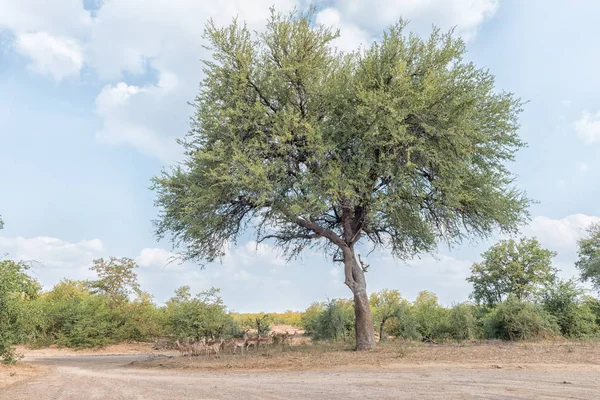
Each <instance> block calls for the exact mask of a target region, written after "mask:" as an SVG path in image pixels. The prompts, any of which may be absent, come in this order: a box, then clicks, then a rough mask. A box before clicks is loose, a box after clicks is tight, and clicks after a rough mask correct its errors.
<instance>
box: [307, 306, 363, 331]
mask: <svg viewBox="0 0 600 400" xmlns="http://www.w3.org/2000/svg"><path fill="white" fill-rule="evenodd" d="M354 318H355V317H354V307H353V303H352V300H348V299H333V300H329V301H328V302H327V303H325V305H324V307H323V309H322V311H321V312H320V313H319V314H317V315H316V316H315V318H314V321H313V322H312V326H311V328H312V329H311V330H312V334H313V338H314V339H315V340H347V339H350V338H352V337H353V336H354Z"/></svg>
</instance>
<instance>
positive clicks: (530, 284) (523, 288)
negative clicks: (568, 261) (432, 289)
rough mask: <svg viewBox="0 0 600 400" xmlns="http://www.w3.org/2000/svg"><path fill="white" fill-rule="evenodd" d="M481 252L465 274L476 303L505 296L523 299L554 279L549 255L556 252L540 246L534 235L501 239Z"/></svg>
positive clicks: (491, 303)
mask: <svg viewBox="0 0 600 400" xmlns="http://www.w3.org/2000/svg"><path fill="white" fill-rule="evenodd" d="M481 256H482V257H483V261H482V262H480V263H475V264H473V266H472V267H471V276H470V277H468V278H467V281H468V282H470V283H471V284H472V285H473V293H472V294H471V296H472V298H473V299H475V301H477V302H478V303H483V304H486V305H490V306H491V305H494V304H498V303H500V302H502V301H504V300H505V299H507V298H508V297H515V298H516V299H517V300H519V301H525V300H527V299H530V298H531V296H532V295H533V294H535V292H536V290H537V289H539V288H542V287H546V286H547V285H549V284H551V283H552V282H554V280H555V274H556V268H554V267H553V266H552V258H553V257H555V256H556V253H555V252H553V251H550V250H546V249H543V248H542V247H541V246H540V243H539V242H538V241H537V240H536V239H535V238H531V239H529V238H522V239H521V240H520V241H519V242H516V241H514V240H512V239H510V240H503V241H500V242H498V243H497V244H496V245H494V246H492V247H491V248H490V249H489V250H487V251H486V252H485V253H483V254H482V255H481Z"/></svg>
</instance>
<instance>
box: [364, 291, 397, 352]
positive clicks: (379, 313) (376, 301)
mask: <svg viewBox="0 0 600 400" xmlns="http://www.w3.org/2000/svg"><path fill="white" fill-rule="evenodd" d="M401 302H402V296H400V292H399V291H398V290H388V289H382V290H380V291H379V292H375V293H371V296H370V297H369V304H370V305H371V310H372V313H373V322H374V323H375V327H376V328H377V329H378V330H379V340H380V341H383V340H385V339H386V336H387V334H386V333H385V330H384V328H385V323H386V322H387V321H389V320H391V319H393V318H399V317H400V313H401V308H402V305H401Z"/></svg>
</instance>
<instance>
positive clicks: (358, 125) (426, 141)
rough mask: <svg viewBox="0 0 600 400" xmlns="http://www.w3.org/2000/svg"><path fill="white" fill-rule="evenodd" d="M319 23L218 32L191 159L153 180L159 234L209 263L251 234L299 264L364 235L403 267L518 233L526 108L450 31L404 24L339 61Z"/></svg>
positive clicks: (275, 22)
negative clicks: (444, 248)
mask: <svg viewBox="0 0 600 400" xmlns="http://www.w3.org/2000/svg"><path fill="white" fill-rule="evenodd" d="M313 17H314V15H313V14H311V13H309V14H308V15H301V14H298V13H291V14H289V15H281V14H278V13H276V12H274V11H273V13H272V16H271V18H270V19H269V21H268V22H267V26H266V29H265V31H264V32H263V33H259V34H257V36H255V37H253V35H252V34H251V32H250V30H249V29H248V28H247V27H246V26H245V25H243V24H239V23H238V22H237V21H234V23H232V24H231V25H230V26H226V27H224V28H218V27H216V26H214V25H213V24H212V23H209V24H208V25H207V28H206V31H205V37H206V39H207V41H208V42H209V44H210V48H211V50H212V53H211V54H212V59H211V60H208V61H205V68H204V71H205V78H204V80H203V81H202V83H201V88H200V92H199V94H198V96H197V97H196V100H195V103H194V104H195V106H196V113H195V115H194V116H193V128H192V130H191V132H190V133H189V136H188V137H187V139H186V140H184V141H183V142H182V145H183V146H184V148H185V150H186V159H185V161H184V162H183V164H182V166H181V167H175V168H173V169H172V170H170V171H165V172H164V173H163V174H162V175H161V176H159V177H157V178H155V179H154V186H153V188H154V190H155V191H156V193H157V200H156V204H157V206H158V207H159V208H160V210H161V211H160V216H159V219H158V220H157V221H156V227H157V234H158V236H159V237H163V236H164V235H169V236H171V238H172V239H173V241H174V242H175V244H177V245H181V246H183V247H184V248H185V254H184V255H185V257H186V258H190V259H198V260H201V261H212V260H214V259H215V258H218V257H220V256H222V255H223V249H224V245H225V243H226V242H227V241H230V240H235V239H236V238H237V237H239V235H240V234H241V233H242V232H243V231H244V230H245V229H246V228H248V229H250V228H251V227H257V229H256V231H255V233H256V235H257V236H258V238H259V239H265V238H271V239H275V240H276V244H277V245H279V246H280V247H282V248H283V249H284V250H285V251H286V253H287V254H288V255H290V256H293V255H297V254H299V253H300V252H301V251H302V250H303V249H304V248H305V247H306V246H319V247H324V249H325V250H326V251H330V252H332V253H342V250H344V249H346V250H347V249H349V248H352V247H353V246H354V244H355V243H356V242H357V241H359V240H363V241H364V242H367V243H371V244H372V245H374V246H381V247H384V248H387V249H389V250H390V251H391V252H392V253H393V254H395V255H397V256H399V257H401V258H402V257H405V256H408V255H411V254H414V253H416V252H421V251H429V250H431V249H432V248H433V247H434V246H435V244H436V239H438V238H441V239H445V240H447V241H449V242H454V241H455V240H459V239H460V238H462V237H463V235H464V233H465V232H466V231H469V232H475V233H477V234H479V235H481V236H486V235H488V234H489V233H490V232H491V231H492V230H494V229H495V228H500V229H501V230H503V231H513V230H515V229H516V227H517V226H518V225H519V224H520V222H521V221H522V220H523V218H524V217H525V216H526V214H527V213H526V208H527V206H528V204H529V200H528V199H527V198H526V197H525V196H524V194H523V193H522V192H520V191H519V190H517V189H515V188H514V186H513V176H512V175H511V174H510V172H509V171H508V170H507V168H506V167H505V166H504V164H505V163H506V162H509V161H512V160H513V157H514V153H515V152H516V151H517V150H518V149H519V148H521V147H522V146H523V142H522V141H521V140H520V139H519V137H518V136H517V129H518V123H517V117H518V114H519V113H520V111H521V102H520V100H518V99H516V98H514V96H513V95H512V94H510V93H506V92H501V91H498V90H496V88H495V87H494V77H493V76H492V75H490V74H489V72H488V71H487V70H486V69H478V68H477V67H475V66H474V65H473V64H472V63H469V62H466V61H465V59H464V58H465V51H466V50H465V45H464V43H463V41H462V40H461V39H459V38H456V37H453V35H452V32H449V33H447V34H444V33H441V32H440V31H439V30H438V29H435V30H434V32H433V33H432V34H431V36H430V37H429V38H428V39H426V40H423V39H421V38H420V37H418V36H416V35H407V34H406V32H405V26H406V24H405V23H404V22H402V21H401V22H399V23H397V24H395V25H393V26H391V27H390V28H389V29H387V30H386V31H385V32H384V34H383V35H382V39H381V40H380V41H379V42H375V43H374V44H373V45H372V46H370V47H368V48H366V49H365V50H364V51H357V52H353V53H350V54H346V55H342V54H339V53H337V52H335V51H334V50H332V46H331V42H332V40H334V39H335V38H336V37H337V36H338V34H337V32H335V31H333V30H332V29H330V28H328V27H324V26H322V25H317V24H313V23H312V22H311V21H312V19H313ZM250 221H252V223H249V222H250ZM346 253H347V252H346ZM346 279H347V280H349V281H350V282H351V281H352V279H353V278H352V276H351V275H347V276H346Z"/></svg>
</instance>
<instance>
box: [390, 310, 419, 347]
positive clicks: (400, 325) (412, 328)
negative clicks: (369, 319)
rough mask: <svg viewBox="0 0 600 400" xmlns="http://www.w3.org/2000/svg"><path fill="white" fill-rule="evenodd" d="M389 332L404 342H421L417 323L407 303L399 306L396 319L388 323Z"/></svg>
mask: <svg viewBox="0 0 600 400" xmlns="http://www.w3.org/2000/svg"><path fill="white" fill-rule="evenodd" d="M388 329H389V332H390V333H391V334H392V336H395V337H396V338H401V339H406V340H421V338H422V336H421V334H420V333H419V322H418V321H417V316H416V314H415V312H414V309H413V306H412V305H411V304H410V303H409V302H408V301H403V302H402V303H401V304H400V308H399V312H398V316H397V318H394V319H392V320H391V321H390V322H389V323H388Z"/></svg>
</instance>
